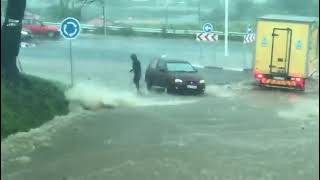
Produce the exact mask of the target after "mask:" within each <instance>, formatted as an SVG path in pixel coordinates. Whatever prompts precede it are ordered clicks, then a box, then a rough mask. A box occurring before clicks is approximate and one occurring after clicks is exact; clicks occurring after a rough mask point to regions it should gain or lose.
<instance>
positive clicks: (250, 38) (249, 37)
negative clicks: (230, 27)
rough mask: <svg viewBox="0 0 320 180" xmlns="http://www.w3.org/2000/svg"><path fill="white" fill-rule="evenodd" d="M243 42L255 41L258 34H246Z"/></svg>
mask: <svg viewBox="0 0 320 180" xmlns="http://www.w3.org/2000/svg"><path fill="white" fill-rule="evenodd" d="M243 38H244V40H243V43H244V44H248V43H253V42H254V41H255V40H256V35H255V34H253V33H250V34H246V35H245V36H244V37H243Z"/></svg>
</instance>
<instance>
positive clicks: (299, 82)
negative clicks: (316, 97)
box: [291, 77, 304, 87]
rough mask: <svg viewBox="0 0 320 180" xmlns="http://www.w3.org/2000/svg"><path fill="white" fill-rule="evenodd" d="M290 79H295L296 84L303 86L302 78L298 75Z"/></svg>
mask: <svg viewBox="0 0 320 180" xmlns="http://www.w3.org/2000/svg"><path fill="white" fill-rule="evenodd" d="M291 81H295V82H296V84H297V85H299V86H301V87H304V79H303V78H300V77H292V78H291Z"/></svg>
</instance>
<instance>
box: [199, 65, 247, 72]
mask: <svg viewBox="0 0 320 180" xmlns="http://www.w3.org/2000/svg"><path fill="white" fill-rule="evenodd" d="M204 68H206V69H218V70H224V71H238V72H248V71H251V70H252V69H250V68H230V67H217V66H204Z"/></svg>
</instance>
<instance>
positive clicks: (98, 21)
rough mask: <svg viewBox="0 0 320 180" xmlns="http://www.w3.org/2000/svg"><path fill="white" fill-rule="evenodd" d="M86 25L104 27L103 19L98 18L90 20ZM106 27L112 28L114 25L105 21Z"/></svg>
mask: <svg viewBox="0 0 320 180" xmlns="http://www.w3.org/2000/svg"><path fill="white" fill-rule="evenodd" d="M86 24H88V25H93V26H98V27H103V26H104V23H103V17H98V18H94V19H91V20H89V21H88V22H87V23H86ZM106 25H107V26H112V25H114V22H113V21H110V20H108V19H106Z"/></svg>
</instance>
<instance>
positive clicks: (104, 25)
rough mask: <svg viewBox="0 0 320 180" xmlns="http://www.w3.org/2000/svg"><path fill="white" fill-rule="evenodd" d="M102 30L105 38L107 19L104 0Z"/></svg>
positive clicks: (104, 1) (104, 0)
mask: <svg viewBox="0 0 320 180" xmlns="http://www.w3.org/2000/svg"><path fill="white" fill-rule="evenodd" d="M102 15H103V30H104V36H105V37H107V17H106V0H103V1H102Z"/></svg>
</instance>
